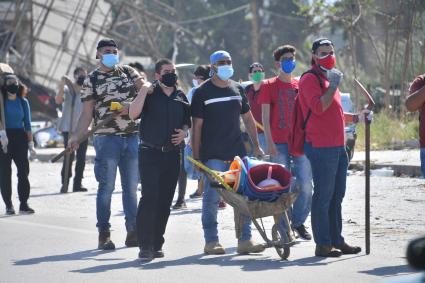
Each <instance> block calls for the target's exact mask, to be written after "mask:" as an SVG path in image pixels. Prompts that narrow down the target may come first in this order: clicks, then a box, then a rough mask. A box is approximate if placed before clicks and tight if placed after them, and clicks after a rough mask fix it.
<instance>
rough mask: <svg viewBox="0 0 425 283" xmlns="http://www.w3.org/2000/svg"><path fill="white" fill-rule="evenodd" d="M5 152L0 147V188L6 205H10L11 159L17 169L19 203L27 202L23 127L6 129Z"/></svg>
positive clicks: (28, 168)
mask: <svg viewBox="0 0 425 283" xmlns="http://www.w3.org/2000/svg"><path fill="white" fill-rule="evenodd" d="M6 133H7V138H8V139H9V144H8V146H7V154H5V153H4V152H3V150H1V149H0V189H1V196H2V197H3V201H4V203H5V204H6V206H7V207H9V206H11V205H12V160H13V162H14V163H15V165H16V168H17V169H18V195H19V201H20V202H21V204H24V203H27V201H28V198H29V196H30V182H29V180H28V175H29V172H30V166H29V161H28V138H27V133H26V132H25V131H24V129H7V130H6Z"/></svg>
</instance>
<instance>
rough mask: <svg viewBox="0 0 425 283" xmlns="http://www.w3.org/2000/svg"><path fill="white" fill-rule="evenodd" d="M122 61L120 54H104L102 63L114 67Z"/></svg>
mask: <svg viewBox="0 0 425 283" xmlns="http://www.w3.org/2000/svg"><path fill="white" fill-rule="evenodd" d="M119 61H120V57H119V56H118V54H103V56H102V64H103V65H105V66H106V67H108V68H113V67H114V66H115V65H116V64H118V62H119Z"/></svg>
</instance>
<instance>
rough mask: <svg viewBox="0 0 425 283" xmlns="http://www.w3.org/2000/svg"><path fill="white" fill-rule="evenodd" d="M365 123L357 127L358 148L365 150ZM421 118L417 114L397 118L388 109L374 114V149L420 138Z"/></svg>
mask: <svg viewBox="0 0 425 283" xmlns="http://www.w3.org/2000/svg"><path fill="white" fill-rule="evenodd" d="M364 135H365V132H364V124H363V123H362V124H359V125H358V127H357V141H356V150H364V146H365V144H364V140H365V138H364ZM418 135H419V120H418V118H417V114H416V113H414V114H408V115H406V116H404V117H403V118H401V119H400V118H397V117H395V115H394V114H392V113H390V112H388V111H381V112H380V113H378V114H375V115H374V119H373V122H372V124H371V126H370V141H371V142H370V145H371V149H373V150H383V149H393V148H394V147H395V146H400V144H402V143H403V142H405V141H412V140H418Z"/></svg>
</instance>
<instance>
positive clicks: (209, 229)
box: [202, 159, 251, 243]
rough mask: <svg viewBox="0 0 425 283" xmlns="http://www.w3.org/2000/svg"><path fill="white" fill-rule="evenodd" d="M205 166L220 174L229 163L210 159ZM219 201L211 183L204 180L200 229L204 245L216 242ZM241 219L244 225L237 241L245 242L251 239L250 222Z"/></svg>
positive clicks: (246, 218) (247, 218)
mask: <svg viewBox="0 0 425 283" xmlns="http://www.w3.org/2000/svg"><path fill="white" fill-rule="evenodd" d="M205 165H206V166H207V167H209V168H210V169H213V170H217V171H222V172H224V171H227V170H229V167H230V163H228V162H224V161H223V160H218V159H210V160H208V161H207V162H206V163H205ZM219 200H220V195H219V194H218V192H217V191H216V189H215V188H213V187H211V181H210V180H209V179H208V178H205V185H204V196H203V199H202V228H203V229H204V238H205V242H206V243H209V242H214V241H218V230H217V224H218V223H217V209H218V202H219ZM242 217H244V224H243V227H242V233H241V238H240V239H239V240H240V241H246V240H249V239H251V221H250V219H249V217H245V216H242Z"/></svg>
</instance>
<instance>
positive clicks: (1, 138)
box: [0, 130, 9, 153]
mask: <svg viewBox="0 0 425 283" xmlns="http://www.w3.org/2000/svg"><path fill="white" fill-rule="evenodd" d="M0 143H1V147H2V149H3V152H4V153H7V145H8V144H9V139H8V138H7V134H6V131H5V130H0Z"/></svg>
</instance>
